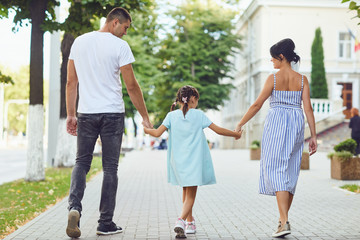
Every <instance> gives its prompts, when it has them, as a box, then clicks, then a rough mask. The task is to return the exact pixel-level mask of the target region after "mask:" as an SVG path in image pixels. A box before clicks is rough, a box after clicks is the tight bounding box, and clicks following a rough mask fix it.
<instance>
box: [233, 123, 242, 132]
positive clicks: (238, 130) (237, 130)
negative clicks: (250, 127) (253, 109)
mask: <svg viewBox="0 0 360 240" xmlns="http://www.w3.org/2000/svg"><path fill="white" fill-rule="evenodd" d="M241 128H242V125H240V123H238V124H237V125H236V128H235V131H236V132H240V131H241V132H242V130H241Z"/></svg>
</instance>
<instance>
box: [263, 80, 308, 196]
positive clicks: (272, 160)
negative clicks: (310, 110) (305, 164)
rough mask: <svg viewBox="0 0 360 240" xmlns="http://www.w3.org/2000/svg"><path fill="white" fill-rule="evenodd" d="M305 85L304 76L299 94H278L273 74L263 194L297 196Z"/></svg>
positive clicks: (264, 159) (264, 133)
mask: <svg viewBox="0 0 360 240" xmlns="http://www.w3.org/2000/svg"><path fill="white" fill-rule="evenodd" d="M303 83H304V78H303V76H302V80H301V90H300V91H278V90H275V86H276V77H275V74H274V89H273V91H272V94H271V97H270V110H269V112H268V114H267V116H266V120H265V124H264V132H263V137H262V146H261V160H260V186H259V187H260V191H259V192H260V193H261V194H266V195H273V196H274V195H276V192H277V191H288V192H290V193H292V194H295V189H296V184H297V180H298V177H299V172H300V165H301V157H302V152H303V148H304V129H305V123H304V114H303V110H302V108H301V100H302V92H303V85H304V84H303Z"/></svg>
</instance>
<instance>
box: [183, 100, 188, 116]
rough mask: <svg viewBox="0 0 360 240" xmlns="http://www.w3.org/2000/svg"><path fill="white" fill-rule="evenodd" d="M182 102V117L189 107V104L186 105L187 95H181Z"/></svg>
mask: <svg viewBox="0 0 360 240" xmlns="http://www.w3.org/2000/svg"><path fill="white" fill-rule="evenodd" d="M181 100H182V102H183V103H184V106H183V109H182V110H183V113H184V117H185V114H186V113H187V111H188V108H189V105H188V97H182V99H181Z"/></svg>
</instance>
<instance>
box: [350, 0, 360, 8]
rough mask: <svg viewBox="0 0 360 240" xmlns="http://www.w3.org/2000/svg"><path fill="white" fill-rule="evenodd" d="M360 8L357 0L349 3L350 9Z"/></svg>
mask: <svg viewBox="0 0 360 240" xmlns="http://www.w3.org/2000/svg"><path fill="white" fill-rule="evenodd" d="M358 8H359V6H357V5H356V2H354V1H351V2H350V4H349V9H350V10H356V9H358Z"/></svg>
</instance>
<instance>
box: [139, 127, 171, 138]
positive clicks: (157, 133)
mask: <svg viewBox="0 0 360 240" xmlns="http://www.w3.org/2000/svg"><path fill="white" fill-rule="evenodd" d="M166 129H167V128H166V127H165V126H164V125H160V127H158V128H157V129H154V128H147V127H144V132H145V133H146V134H149V135H151V136H153V137H160V136H161V134H163V133H164V132H165V130H166Z"/></svg>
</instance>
